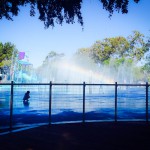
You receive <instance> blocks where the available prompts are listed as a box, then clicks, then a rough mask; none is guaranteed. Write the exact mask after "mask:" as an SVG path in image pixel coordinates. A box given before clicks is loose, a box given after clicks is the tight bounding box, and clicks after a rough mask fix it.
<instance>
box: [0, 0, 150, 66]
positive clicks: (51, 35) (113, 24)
mask: <svg viewBox="0 0 150 150" xmlns="http://www.w3.org/2000/svg"><path fill="white" fill-rule="evenodd" d="M128 10H129V12H128V14H121V13H117V12H115V13H114V14H113V16H112V17H111V18H109V13H108V12H106V10H104V9H103V7H102V4H101V3H100V2H99V0H83V3H82V10H81V11H82V16H83V21H84V29H83V28H82V26H81V25H80V24H79V23H77V21H76V23H75V24H66V23H64V24H63V25H62V26H61V25H55V27H54V28H52V27H49V28H48V29H45V28H44V24H43V22H42V21H40V20H39V19H38V15H36V16H35V17H30V12H29V7H21V8H20V13H19V15H18V16H17V17H13V20H14V21H8V20H6V19H1V20H0V42H2V43H6V42H11V43H12V44H14V45H15V46H16V48H17V49H18V50H19V51H20V52H25V53H26V55H27V56H28V57H29V61H30V62H31V63H32V64H33V66H34V67H35V68H36V67H38V66H40V65H41V64H42V62H43V61H44V59H45V57H46V56H47V55H48V53H49V52H50V51H55V52H57V53H64V54H65V55H66V56H72V55H73V54H74V53H75V52H76V51H77V50H78V49H80V48H88V47H90V46H92V45H93V44H94V43H95V42H96V41H97V40H103V39H104V38H108V37H116V36H124V37H127V36H129V35H131V34H132V32H133V31H134V30H137V31H140V32H141V33H143V34H144V35H145V36H146V37H149V36H150V0H140V2H139V3H138V4H136V3H134V2H133V1H131V0H130V3H129V6H128Z"/></svg>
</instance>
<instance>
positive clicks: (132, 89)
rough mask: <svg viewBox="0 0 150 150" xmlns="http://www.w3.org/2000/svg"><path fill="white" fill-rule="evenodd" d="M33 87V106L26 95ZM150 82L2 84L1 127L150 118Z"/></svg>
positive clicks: (0, 92) (0, 99) (0, 96)
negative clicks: (25, 100) (25, 103)
mask: <svg viewBox="0 0 150 150" xmlns="http://www.w3.org/2000/svg"><path fill="white" fill-rule="evenodd" d="M27 90H29V91H30V93H31V95H30V96H31V98H30V100H29V101H30V102H29V105H24V104H23V100H22V98H23V95H24V93H25V92H26V91H27ZM149 113H150V111H149V84H148V83H145V84H117V82H116V83H114V84H87V83H85V82H83V83H82V84H67V83H52V82H50V83H14V82H13V81H12V82H11V83H1V84H0V129H3V128H9V129H12V128H13V127H22V126H28V125H29V126H30V125H35V124H52V123H63V122H83V123H84V122H89V121H90V122H95V121H115V122H117V121H146V122H148V121H149Z"/></svg>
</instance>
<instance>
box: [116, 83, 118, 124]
mask: <svg viewBox="0 0 150 150" xmlns="http://www.w3.org/2000/svg"><path fill="white" fill-rule="evenodd" d="M117 86H118V85H117V82H115V122H117Z"/></svg>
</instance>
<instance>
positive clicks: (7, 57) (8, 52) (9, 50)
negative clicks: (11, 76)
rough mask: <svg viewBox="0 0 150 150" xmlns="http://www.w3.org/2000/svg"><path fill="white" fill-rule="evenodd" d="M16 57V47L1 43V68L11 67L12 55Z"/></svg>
mask: <svg viewBox="0 0 150 150" xmlns="http://www.w3.org/2000/svg"><path fill="white" fill-rule="evenodd" d="M13 52H14V55H15V56H16V54H17V50H16V49H15V46H14V45H13V44H11V43H9V42H7V43H4V44H3V43H0V67H4V65H5V66H10V65H11V59H12V55H13Z"/></svg>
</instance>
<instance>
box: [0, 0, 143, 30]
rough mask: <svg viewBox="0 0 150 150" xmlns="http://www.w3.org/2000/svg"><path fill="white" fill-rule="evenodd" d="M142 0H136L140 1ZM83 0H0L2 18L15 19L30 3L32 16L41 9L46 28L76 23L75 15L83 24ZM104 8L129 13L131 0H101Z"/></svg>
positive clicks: (41, 18) (110, 12) (109, 10)
mask: <svg viewBox="0 0 150 150" xmlns="http://www.w3.org/2000/svg"><path fill="white" fill-rule="evenodd" d="M139 1H140V0H134V2H136V3H138V2H139ZM82 2H83V0H0V19H2V18H3V17H5V18H6V19H8V20H13V19H12V18H13V16H17V15H18V13H19V10H20V9H19V8H20V6H25V5H27V4H28V5H30V16H34V15H35V8H36V7H37V10H38V11H39V19H40V20H41V21H43V22H44V25H45V27H46V28H48V27H49V26H54V25H55V23H57V24H61V25H62V23H63V22H64V21H66V23H68V24H70V23H72V24H73V23H74V22H75V17H77V20H78V22H79V23H80V24H81V25H83V18H82V14H81V5H82ZM100 2H101V3H102V4H103V8H104V9H105V10H106V11H108V12H109V14H110V16H111V15H112V14H113V12H114V11H118V12H120V11H121V12H122V13H128V3H129V0H100Z"/></svg>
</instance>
